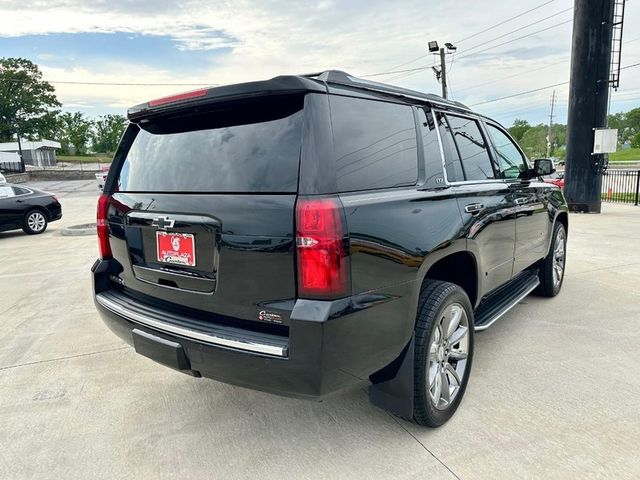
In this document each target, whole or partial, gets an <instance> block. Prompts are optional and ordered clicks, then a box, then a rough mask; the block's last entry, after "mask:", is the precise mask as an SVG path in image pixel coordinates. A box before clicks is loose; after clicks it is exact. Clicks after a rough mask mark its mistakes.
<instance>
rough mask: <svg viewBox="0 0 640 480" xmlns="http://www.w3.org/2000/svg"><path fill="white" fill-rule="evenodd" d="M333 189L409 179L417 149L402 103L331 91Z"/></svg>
mask: <svg viewBox="0 0 640 480" xmlns="http://www.w3.org/2000/svg"><path fill="white" fill-rule="evenodd" d="M330 102H331V121H332V127H333V135H334V142H335V155H336V177H337V183H338V190H339V191H340V192H350V191H358V190H371V189H376V188H389V187H398V186H407V185H415V184H416V181H417V179H418V151H417V141H416V125H415V119H414V116H413V109H412V108H411V107H410V106H408V105H399V104H395V103H386V102H378V101H371V100H363V99H359V98H350V97H341V96H331V97H330Z"/></svg>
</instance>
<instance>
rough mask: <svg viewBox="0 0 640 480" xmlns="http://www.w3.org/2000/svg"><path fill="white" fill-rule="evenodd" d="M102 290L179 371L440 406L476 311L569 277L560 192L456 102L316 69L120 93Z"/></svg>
mask: <svg viewBox="0 0 640 480" xmlns="http://www.w3.org/2000/svg"><path fill="white" fill-rule="evenodd" d="M128 115H129V120H130V121H131V123H130V124H129V127H128V128H127V130H126V132H125V134H124V136H123V139H122V142H121V145H120V147H119V149H118V151H117V153H116V155H115V158H114V161H113V164H112V168H111V170H110V172H109V176H108V178H107V181H106V184H105V187H104V193H103V195H102V196H101V197H100V200H99V204H98V234H99V243H100V259H99V260H97V261H96V263H95V264H94V266H93V268H92V271H93V279H94V292H95V304H96V307H97V309H98V311H99V312H100V314H101V316H102V318H103V319H104V321H105V322H106V323H107V325H108V326H109V327H110V328H111V329H112V330H113V331H114V332H115V333H116V334H118V335H119V336H120V337H122V338H123V339H124V340H125V341H126V342H128V343H130V344H132V345H134V347H135V349H136V351H137V352H138V353H140V354H142V355H145V356H147V357H150V358H152V359H153V360H156V361H158V362H160V363H162V364H165V365H167V366H169V367H172V368H174V369H176V370H180V371H183V372H185V373H188V374H191V375H194V376H206V377H211V378H214V379H217V380H221V381H223V382H228V383H232V384H236V385H241V386H244V387H250V388H254V389H259V390H264V391H267V392H272V393H277V394H282V395H288V396H295V397H299V398H309V399H321V398H323V397H325V396H327V395H329V394H331V393H334V392H338V391H341V390H343V389H345V388H348V387H353V386H355V385H359V384H366V385H369V392H370V398H371V400H372V401H373V403H374V404H376V405H378V406H381V407H383V408H386V409H388V410H390V411H392V412H394V413H396V414H398V415H401V416H404V417H406V418H409V419H412V420H414V421H415V422H417V423H419V424H421V425H428V426H438V425H441V424H443V423H444V422H445V421H446V420H447V419H448V418H449V417H450V416H451V415H452V414H453V413H454V411H455V410H456V408H457V407H458V405H459V403H460V401H461V399H462V396H463V394H464V391H465V387H466V385H467V381H468V378H469V372H470V370H471V362H472V358H473V338H474V330H482V329H485V328H487V327H488V326H490V325H491V324H492V323H493V322H495V321H496V320H497V319H498V318H499V317H500V316H501V315H503V314H504V313H505V312H506V311H507V310H509V309H510V308H511V307H513V306H514V305H515V304H516V303H517V302H518V301H520V300H521V299H522V298H524V297H525V296H526V295H528V294H529V293H530V292H532V291H533V290H537V291H538V292H539V293H540V294H542V295H545V296H549V297H552V296H554V295H556V294H557V293H558V292H559V290H560V287H561V285H562V280H563V275H564V265H565V245H566V238H567V221H568V217H567V206H566V203H565V200H564V198H563V196H562V193H561V192H560V190H559V189H558V188H557V187H555V186H553V185H550V184H546V183H544V182H543V181H542V180H541V178H540V177H541V176H542V175H547V174H549V173H550V172H551V170H552V165H551V162H549V161H548V160H540V161H536V163H535V164H534V165H533V166H531V165H529V163H528V161H527V159H526V157H525V155H524V154H523V153H522V150H521V149H520V148H519V147H518V145H517V144H516V143H515V142H514V141H513V139H512V138H511V136H510V135H509V134H508V133H507V131H506V130H505V129H504V128H503V127H502V126H501V125H499V124H498V123H497V122H494V121H493V120H491V119H489V118H486V117H483V116H481V115H478V114H475V113H473V112H472V111H470V110H469V109H468V108H467V107H465V106H464V105H462V104H460V103H457V102H451V101H446V100H443V99H442V98H440V97H437V96H434V95H428V94H422V93H419V92H415V91H410V90H405V89H401V88H396V87H393V86H389V85H383V84H378V83H372V82H368V81H364V80H360V79H357V78H354V77H352V76H350V75H348V74H345V73H344V72H339V71H328V72H323V73H319V74H311V75H301V76H281V77H276V78H273V79H271V80H267V81H259V82H251V83H244V84H238V85H231V86H225V87H219V88H212V89H204V90H197V91H192V92H188V93H185V94H180V95H175V96H172V97H166V98H161V99H158V100H154V101H150V102H148V103H145V104H142V105H138V106H136V107H133V108H131V109H130V110H129V113H128Z"/></svg>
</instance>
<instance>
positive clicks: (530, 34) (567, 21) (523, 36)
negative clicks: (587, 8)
mask: <svg viewBox="0 0 640 480" xmlns="http://www.w3.org/2000/svg"><path fill="white" fill-rule="evenodd" d="M570 22H573V19H569V20H565V21H564V22H560V23H556V24H554V25H551V26H550V27H547V28H542V29H540V30H536V31H535V32H531V33H528V34H527V35H522V36H521V37H516V38H512V39H511V40H508V41H506V42H502V43H498V44H497V45H493V46H491V47H488V48H485V49H483V50H479V51H477V52H471V53H468V54H467V55H462V56H460V57H458V60H462V59H463V58H467V57H470V56H473V55H477V54H479V53H484V52H486V51H487V50H492V49H494V48H498V47H502V46H504V45H508V44H510V43H513V42H516V41H518V40H522V39H524V38H528V37H532V36H533V35H536V34H538V33H542V32H546V31H547V30H551V29H552V28H556V27H559V26H561V25H565V24H567V23H570Z"/></svg>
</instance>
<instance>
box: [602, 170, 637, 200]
mask: <svg viewBox="0 0 640 480" xmlns="http://www.w3.org/2000/svg"><path fill="white" fill-rule="evenodd" d="M639 197H640V170H607V171H606V172H604V174H603V175H602V201H604V202H617V203H631V204H633V205H638V201H639V200H640V198H639Z"/></svg>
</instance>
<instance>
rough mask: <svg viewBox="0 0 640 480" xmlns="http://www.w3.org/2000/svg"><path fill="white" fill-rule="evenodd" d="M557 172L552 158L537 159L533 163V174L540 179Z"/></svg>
mask: <svg viewBox="0 0 640 480" xmlns="http://www.w3.org/2000/svg"><path fill="white" fill-rule="evenodd" d="M555 171H556V168H555V166H554V165H553V160H551V159H550V158H536V159H535V160H534V161H533V172H534V173H535V175H536V176H538V177H543V176H545V175H549V174H551V173H553V172H555Z"/></svg>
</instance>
